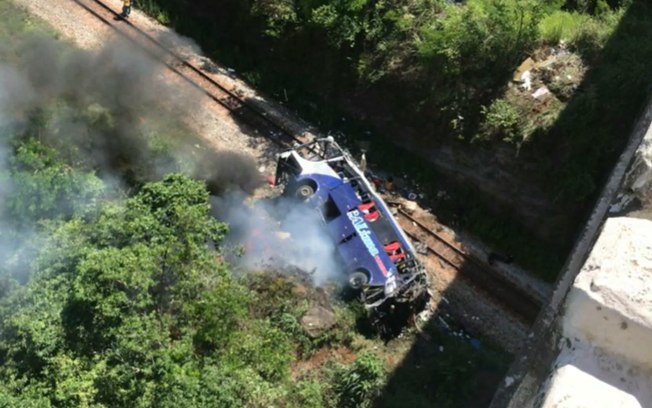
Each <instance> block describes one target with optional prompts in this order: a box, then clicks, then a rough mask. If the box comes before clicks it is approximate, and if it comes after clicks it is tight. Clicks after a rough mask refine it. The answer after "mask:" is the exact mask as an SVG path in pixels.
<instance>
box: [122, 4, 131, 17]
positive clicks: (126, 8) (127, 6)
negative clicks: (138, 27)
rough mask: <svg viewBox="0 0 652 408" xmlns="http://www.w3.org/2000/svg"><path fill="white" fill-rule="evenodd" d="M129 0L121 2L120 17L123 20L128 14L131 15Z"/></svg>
mask: <svg viewBox="0 0 652 408" xmlns="http://www.w3.org/2000/svg"><path fill="white" fill-rule="evenodd" d="M131 3H132V1H131V0H122V13H121V14H120V16H122V17H123V18H127V17H129V14H131Z"/></svg>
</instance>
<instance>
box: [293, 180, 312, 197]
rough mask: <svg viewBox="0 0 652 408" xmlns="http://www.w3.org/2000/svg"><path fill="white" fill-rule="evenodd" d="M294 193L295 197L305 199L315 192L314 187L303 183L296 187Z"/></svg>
mask: <svg viewBox="0 0 652 408" xmlns="http://www.w3.org/2000/svg"><path fill="white" fill-rule="evenodd" d="M295 194H296V196H297V198H299V199H301V200H306V199H308V198H310V197H311V196H312V195H313V194H315V189H314V188H313V187H312V186H311V185H309V184H304V185H302V186H299V187H298V188H297V190H296V192H295Z"/></svg>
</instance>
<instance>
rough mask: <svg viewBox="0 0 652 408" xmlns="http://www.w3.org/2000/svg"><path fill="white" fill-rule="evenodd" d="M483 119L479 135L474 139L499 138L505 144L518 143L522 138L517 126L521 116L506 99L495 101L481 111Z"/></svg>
mask: <svg viewBox="0 0 652 408" xmlns="http://www.w3.org/2000/svg"><path fill="white" fill-rule="evenodd" d="M481 112H482V116H483V118H484V121H483V124H482V126H481V128H480V134H479V135H478V137H476V139H479V140H491V139H496V138H499V139H501V140H503V141H506V142H513V141H517V142H518V141H520V140H522V136H521V134H520V132H519V128H518V124H519V117H520V116H521V115H520V113H519V111H518V109H517V108H516V107H515V106H514V105H512V104H511V103H510V102H509V101H507V100H506V99H502V98H501V99H496V100H495V101H493V102H492V103H491V105H489V107H487V106H483V107H482V109H481Z"/></svg>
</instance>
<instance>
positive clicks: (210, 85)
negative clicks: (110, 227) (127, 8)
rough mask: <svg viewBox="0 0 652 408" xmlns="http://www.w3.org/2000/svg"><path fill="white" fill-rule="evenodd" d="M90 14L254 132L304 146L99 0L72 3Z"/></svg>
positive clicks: (297, 136)
mask: <svg viewBox="0 0 652 408" xmlns="http://www.w3.org/2000/svg"><path fill="white" fill-rule="evenodd" d="M73 1H74V2H75V3H77V4H78V5H79V6H81V7H82V8H84V9H85V10H86V11H88V12H89V13H90V14H91V15H93V16H94V17H96V18H98V19H99V20H101V21H102V22H103V23H104V24H105V25H107V26H109V27H110V28H112V29H113V30H114V31H115V32H116V33H118V34H119V35H121V36H123V37H124V38H126V39H128V40H129V41H131V42H133V43H134V44H136V45H137V46H139V47H140V48H142V49H143V50H144V51H145V52H146V53H147V54H149V55H150V56H151V57H152V58H154V59H156V60H158V61H160V62H161V63H163V64H164V65H165V66H166V67H167V68H168V69H170V70H171V71H172V72H174V73H175V74H177V75H178V76H179V77H180V78H181V79H182V80H184V81H185V82H187V83H189V84H190V85H191V86H192V87H194V88H195V89H197V90H199V91H200V92H202V93H204V94H205V95H207V96H208V97H209V98H211V99H212V100H213V101H215V102H216V103H218V104H219V105H220V106H222V107H224V108H226V109H227V110H229V111H230V112H231V113H232V114H233V115H234V116H235V117H237V118H238V119H240V120H241V121H242V122H243V123H245V124H247V125H248V126H250V127H251V128H252V129H253V130H255V131H257V132H262V135H263V136H265V137H266V138H268V139H269V140H271V141H272V142H274V143H275V144H277V145H279V146H280V147H284V148H287V147H290V146H292V145H293V144H295V143H305V140H304V138H303V135H301V134H297V133H295V132H293V131H292V130H289V126H288V125H287V124H284V123H279V122H281V120H280V119H278V118H275V117H272V116H271V115H270V114H269V113H268V112H265V111H263V110H261V109H260V108H259V107H257V106H256V105H255V104H253V103H251V102H249V101H247V98H246V97H243V96H241V95H240V92H239V91H238V90H236V89H232V88H229V87H228V86H227V85H224V84H221V83H220V82H218V81H217V80H215V79H214V78H212V77H211V76H209V75H207V74H206V73H205V72H204V71H203V70H202V69H201V68H199V67H197V66H196V65H194V64H193V63H191V62H189V61H188V60H187V59H186V58H184V57H182V56H180V55H179V54H177V53H175V52H174V51H172V50H170V49H169V48H168V47H166V46H165V45H164V44H162V43H161V42H160V41H159V40H157V39H156V38H155V37H153V36H152V35H150V34H149V33H147V32H145V31H144V30H142V29H140V28H138V27H137V26H135V25H134V24H133V23H132V22H131V21H129V20H128V19H123V18H121V17H120V14H119V13H118V12H117V11H115V10H114V9H113V8H111V7H110V6H109V5H107V4H106V3H104V2H103V1H101V0H73Z"/></svg>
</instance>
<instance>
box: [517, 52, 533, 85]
mask: <svg viewBox="0 0 652 408" xmlns="http://www.w3.org/2000/svg"><path fill="white" fill-rule="evenodd" d="M535 64H536V63H535V62H534V60H533V59H532V58H530V57H528V58H527V59H526V60H525V61H523V62H522V63H521V65H519V66H518V68H516V71H514V76H513V77H512V80H513V81H514V82H523V81H524V78H523V77H524V75H525V73H526V72H529V71H530V70H531V69H532V68H533V67H534V65H535Z"/></svg>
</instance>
